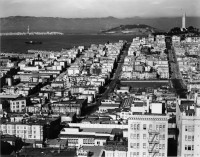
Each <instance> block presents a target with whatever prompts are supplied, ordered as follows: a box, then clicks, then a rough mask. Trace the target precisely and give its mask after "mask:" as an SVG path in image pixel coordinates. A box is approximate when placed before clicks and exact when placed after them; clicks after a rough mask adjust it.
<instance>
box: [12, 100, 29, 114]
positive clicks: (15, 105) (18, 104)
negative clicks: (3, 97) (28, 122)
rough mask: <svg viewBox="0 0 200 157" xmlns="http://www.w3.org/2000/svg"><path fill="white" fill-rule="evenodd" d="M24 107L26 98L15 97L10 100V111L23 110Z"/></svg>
mask: <svg viewBox="0 0 200 157" xmlns="http://www.w3.org/2000/svg"><path fill="white" fill-rule="evenodd" d="M25 108H26V98H24V97H23V98H16V99H14V100H11V101H10V111H11V112H23V111H24V109H25Z"/></svg>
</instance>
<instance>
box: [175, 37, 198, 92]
mask: <svg viewBox="0 0 200 157" xmlns="http://www.w3.org/2000/svg"><path fill="white" fill-rule="evenodd" d="M176 38H178V40H177V41H176V42H174V41H173V43H176V44H174V45H175V46H174V50H175V53H176V57H177V62H178V66H179V70H180V72H181V75H182V79H183V80H184V83H185V85H186V86H187V90H188V92H193V93H194V92H196V91H199V90H200V60H199V56H200V38H199V37H187V38H186V39H185V40H182V41H181V40H180V37H176Z"/></svg>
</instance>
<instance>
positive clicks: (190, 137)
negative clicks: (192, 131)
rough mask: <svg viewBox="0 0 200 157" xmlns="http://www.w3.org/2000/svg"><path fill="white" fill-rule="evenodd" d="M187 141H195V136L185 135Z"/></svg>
mask: <svg viewBox="0 0 200 157" xmlns="http://www.w3.org/2000/svg"><path fill="white" fill-rule="evenodd" d="M185 141H194V136H192V135H185Z"/></svg>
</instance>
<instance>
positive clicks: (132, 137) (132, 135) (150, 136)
mask: <svg viewBox="0 0 200 157" xmlns="http://www.w3.org/2000/svg"><path fill="white" fill-rule="evenodd" d="M153 137H154V135H152V134H151V135H149V138H150V139H152V138H153ZM130 138H131V139H140V134H133V133H131V134H130ZM146 138H147V135H146V134H143V139H146ZM154 139H156V140H165V134H161V135H159V136H158V135H156V137H155V138H154Z"/></svg>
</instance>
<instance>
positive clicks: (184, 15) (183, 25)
mask: <svg viewBox="0 0 200 157" xmlns="http://www.w3.org/2000/svg"><path fill="white" fill-rule="evenodd" d="M185 23H186V13H183V16H182V29H183V28H184V29H185V28H186V27H185Z"/></svg>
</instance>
